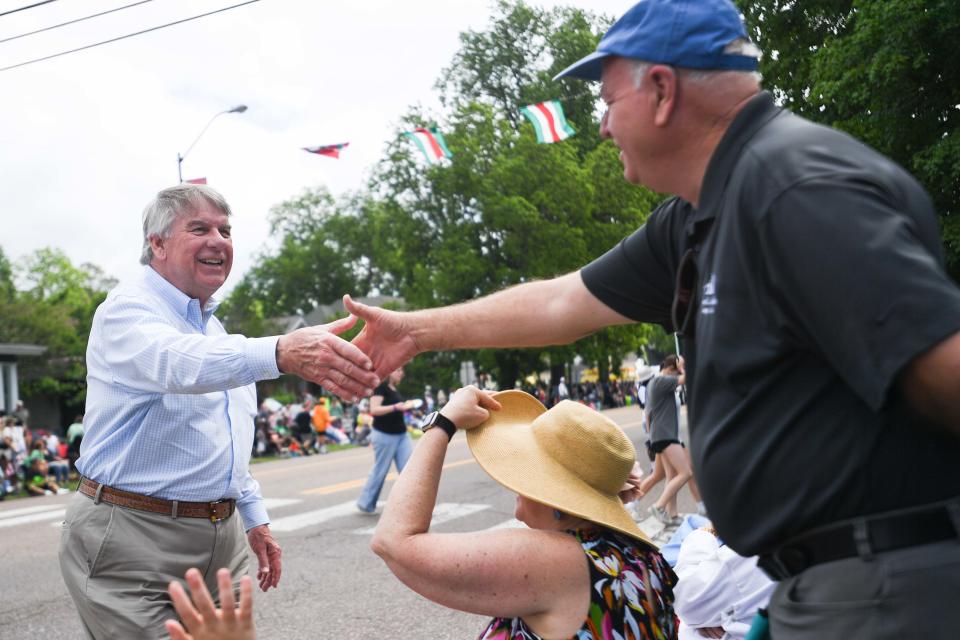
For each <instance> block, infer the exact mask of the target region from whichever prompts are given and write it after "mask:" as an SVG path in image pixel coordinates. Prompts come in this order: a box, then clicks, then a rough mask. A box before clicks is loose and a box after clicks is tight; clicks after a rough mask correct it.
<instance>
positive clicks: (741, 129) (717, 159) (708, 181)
mask: <svg viewBox="0 0 960 640" xmlns="http://www.w3.org/2000/svg"><path fill="white" fill-rule="evenodd" d="M781 111H782V110H781V109H780V107H778V106H777V105H776V104H774V101H773V95H772V94H771V93H770V92H769V91H761V92H760V93H758V94H757V95H755V96H754V97H753V98H751V99H750V101H749V102H748V103H747V104H746V106H744V107H743V109H741V110H740V113H738V114H737V115H736V117H735V118H734V119H733V122H731V123H730V126H729V127H727V130H726V132H725V133H724V134H723V138H721V139H720V144H718V145H717V148H716V149H714V151H713V155H712V156H710V163H709V164H708V165H707V171H706V173H705V174H704V176H703V187H702V188H701V190H700V205H699V206H698V207H697V209H696V213H694V215H693V216H691V219H690V224H689V226H688V228H687V231H688V233H692V232H693V225H694V224H696V223H697V222H700V221H702V220H709V219H712V218H715V217H716V215H717V211H718V210H719V208H720V204H721V202H722V199H723V191H724V189H725V188H726V186H727V180H728V179H729V178H730V173H731V172H732V171H733V168H734V167H735V166H736V164H737V158H738V157H739V156H740V150H741V149H742V148H743V146H744V145H745V144H746V143H747V142H748V141H749V140H750V139H751V138H752V137H753V135H754V134H755V133H756V132H757V131H759V130H760V129H761V128H762V127H763V126H764V125H765V124H766V123H767V122H768V121H769V120H770V119H771V118H773V117H774V116H776V115H777V114H778V113H780V112H781Z"/></svg>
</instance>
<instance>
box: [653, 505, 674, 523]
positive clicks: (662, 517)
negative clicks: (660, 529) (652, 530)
mask: <svg viewBox="0 0 960 640" xmlns="http://www.w3.org/2000/svg"><path fill="white" fill-rule="evenodd" d="M650 515H652V516H653V517H654V518H656V519H657V521H658V522H660V523H661V524H665V525H667V524H670V516H668V515H667V512H666V511H665V510H663V509H661V508H659V507H657V505H655V504H654V505H650Z"/></svg>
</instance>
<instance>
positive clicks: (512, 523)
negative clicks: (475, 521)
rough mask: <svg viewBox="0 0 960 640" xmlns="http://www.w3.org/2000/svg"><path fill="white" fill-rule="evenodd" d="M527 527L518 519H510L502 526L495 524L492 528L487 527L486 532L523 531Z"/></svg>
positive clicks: (501, 524)
mask: <svg viewBox="0 0 960 640" xmlns="http://www.w3.org/2000/svg"><path fill="white" fill-rule="evenodd" d="M526 526H527V525H525V524H523V523H522V522H520V521H519V520H517V519H516V518H510V519H509V520H504V521H503V522H501V523H500V524H495V525H493V526H492V527H487V528H486V529H484V531H496V530H497V529H523V528H525V527H526Z"/></svg>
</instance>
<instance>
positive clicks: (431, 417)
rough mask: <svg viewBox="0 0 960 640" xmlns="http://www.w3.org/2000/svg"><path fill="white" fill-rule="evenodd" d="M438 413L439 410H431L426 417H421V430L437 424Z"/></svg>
mask: <svg viewBox="0 0 960 640" xmlns="http://www.w3.org/2000/svg"><path fill="white" fill-rule="evenodd" d="M439 414H440V412H439V411H433V412H431V413H428V414H427V417H426V418H424V419H423V430H424V431H426V430H427V429H429V428H431V427H434V426H436V424H437V415H439Z"/></svg>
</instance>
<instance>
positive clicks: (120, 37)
mask: <svg viewBox="0 0 960 640" xmlns="http://www.w3.org/2000/svg"><path fill="white" fill-rule="evenodd" d="M45 1H46V2H54V1H55V0H45ZM254 2H260V0H247V1H246V2H240V3H238V4H234V5H230V6H229V7H224V8H222V9H217V10H216V11H208V12H207V13H201V14H200V15H196V16H191V17H189V18H184V19H183V20H177V21H175V22H168V23H167V24H161V25H159V26H156V27H150V28H149V29H144V30H143V31H137V32H136V33H128V34H127V35H125V36H118V37H116V38H110V39H109V40H104V41H102V42H95V43H93V44H88V45H85V46H82V47H77V48H76V49H70V50H68V51H61V52H60V53H54V54H51V55H49V56H43V57H42V58H34V59H33V60H27V61H26V62H18V63H17V64H12V65H10V66H9V67H0V71H9V70H10V69H16V68H18V67H25V66H27V65H28V64H33V63H35V62H43V61H44V60H50V59H52V58H59V57H60V56H65V55H67V54H70V53H76V52H78V51H85V50H86V49H92V48H94V47H99V46H100V45H103V44H110V43H111V42H117V41H118V40H126V39H127V38H132V37H134V36H140V35H143V34H145V33H150V32H151V31H157V30H158V29H164V28H166V27H172V26H174V25H178V24H183V23H184V22H190V21H191V20H196V19H198V18H205V17H207V16H212V15H213V14H215V13H222V12H224V11H229V10H230V9H236V8H237V7H242V6H244V5H248V4H253V3H254Z"/></svg>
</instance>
